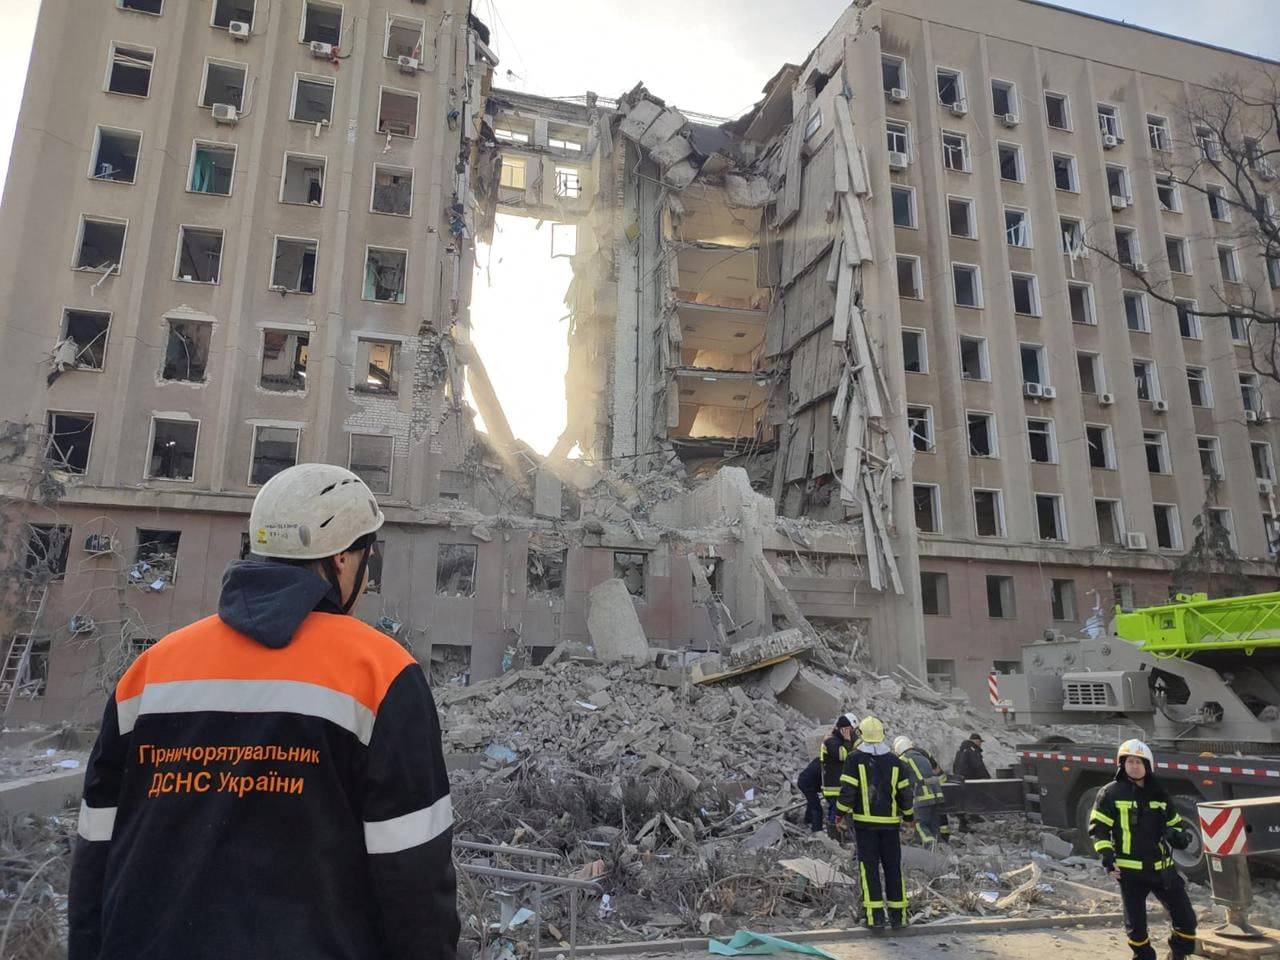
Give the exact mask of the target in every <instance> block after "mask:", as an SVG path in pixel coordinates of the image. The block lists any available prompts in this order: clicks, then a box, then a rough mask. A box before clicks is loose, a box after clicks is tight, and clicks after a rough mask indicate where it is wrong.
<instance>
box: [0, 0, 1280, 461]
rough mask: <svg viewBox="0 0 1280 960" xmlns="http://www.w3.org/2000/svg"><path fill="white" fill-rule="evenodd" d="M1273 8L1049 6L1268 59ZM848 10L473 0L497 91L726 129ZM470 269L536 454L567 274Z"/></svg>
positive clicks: (544, 255)
mask: <svg viewBox="0 0 1280 960" xmlns="http://www.w3.org/2000/svg"><path fill="white" fill-rule="evenodd" d="M53 2H62V3H91V2H96V3H110V2H111V0H53ZM183 2H195V0H183ZM200 2H202V3H204V2H207V0H200ZM934 2H935V3H939V4H943V3H964V2H968V0H934ZM39 3H40V0H0V177H3V176H4V174H5V173H7V171H8V166H9V152H10V147H11V145H12V139H13V130H14V127H15V125H16V123H17V118H18V108H19V105H20V102H21V90H22V81H23V78H24V76H25V73H26V66H27V60H28V55H29V52H30V45H31V39H32V36H33V34H34V31H35V15H36V11H37V9H38V7H39ZM1278 4H1280V0H1060V2H1059V5H1060V6H1065V7H1069V8H1072V9H1076V10H1081V11H1084V12H1087V13H1096V14H1100V15H1103V16H1107V17H1111V18H1113V19H1122V20H1127V21H1129V22H1132V23H1136V24H1139V25H1141V26H1145V27H1150V28H1152V29H1156V30H1162V31H1165V32H1167V33H1172V34H1176V35H1180V36H1187V37H1192V38H1194V39H1197V40H1201V41H1205V42H1208V43H1215V44H1219V45H1221V46H1225V47H1230V48H1233V49H1237V50H1241V51H1244V52H1246V53H1256V54H1261V55H1263V56H1267V57H1271V58H1275V59H1280V17H1277V16H1276V15H1275V14H1276V7H1277V5H1278ZM847 5H848V0H645V2H643V3H637V2H635V0H473V9H474V11H475V13H476V15H477V16H479V17H480V18H481V19H482V20H483V21H485V22H486V23H487V24H489V25H490V27H491V28H492V29H493V34H494V35H493V43H492V46H493V47H494V48H495V50H496V52H497V53H498V55H499V57H500V58H501V61H502V62H501V63H500V65H499V67H498V77H497V78H496V82H497V84H498V85H499V86H504V87H510V88H514V89H517V90H526V91H529V92H531V93H538V94H543V95H547V96H575V95H581V94H583V93H585V92H586V91H587V90H588V89H590V90H594V91H595V92H596V93H599V94H602V95H605V96H612V97H616V96H618V95H619V94H621V93H623V92H624V91H626V90H629V89H630V88H631V87H633V86H634V85H635V84H636V83H637V82H639V81H643V82H644V83H645V85H646V86H648V87H649V89H650V90H652V91H654V93H655V94H657V95H658V96H660V97H663V98H664V99H666V100H667V101H668V102H670V103H673V104H675V105H676V106H679V107H683V108H684V109H687V110H694V111H698V112H702V113H709V114H713V115H720V116H726V117H736V116H738V115H740V114H742V113H743V112H745V111H746V110H747V109H748V108H749V107H750V106H751V105H752V104H753V103H754V102H755V101H756V100H757V99H758V97H759V95H760V90H761V88H762V87H763V86H764V84H765V82H766V81H767V80H768V79H769V78H770V77H771V76H773V74H774V73H775V72H776V71H777V69H778V68H779V67H780V66H781V65H782V64H783V63H784V62H787V61H790V62H794V63H798V62H800V61H802V60H803V59H804V57H805V56H806V55H807V54H808V52H809V50H811V49H812V48H813V46H814V45H815V44H816V43H817V42H818V41H819V40H820V39H821V38H822V37H823V35H824V34H825V33H826V32H827V30H828V29H830V27H831V25H832V24H833V23H834V22H835V21H836V19H837V18H838V17H839V15H840V14H841V13H842V12H843V11H844V9H845V8H846V7H847ZM619 38H621V42H617V41H618V39H619ZM477 262H478V264H479V267H478V269H477V276H476V293H475V296H474V297H473V311H472V319H473V326H474V339H475V342H476V346H477V349H478V350H479V351H480V354H481V356H482V357H483V358H484V360H485V365H486V367H487V368H488V371H489V375H490V378H491V379H492V380H493V381H494V384H495V389H496V390H497V391H498V395H499V399H500V400H501V401H502V404H503V408H504V410H505V411H506V413H507V417H508V419H509V420H510V421H511V424H512V428H513V430H514V431H515V433H516V435H517V436H519V437H521V438H522V439H524V440H526V441H527V442H528V443H529V444H530V445H531V446H532V447H533V448H534V449H536V450H539V451H542V452H545V451H547V450H549V449H550V448H551V446H552V445H553V444H554V442H555V440H556V438H557V437H558V436H559V435H560V433H561V431H562V430H563V428H564V420H565V408H564V387H563V376H564V369H565V353H566V346H565V336H566V332H567V326H566V322H565V321H564V319H563V317H564V313H565V308H564V303H563V299H564V291H565V287H566V285H567V283H568V273H567V269H568V268H567V261H565V260H556V261H552V260H551V259H550V240H549V233H548V226H547V225H544V226H543V228H542V229H540V230H536V229H534V227H533V224H532V223H531V222H528V221H526V222H523V223H521V222H519V221H509V222H506V223H504V225H503V229H502V230H501V231H500V232H499V233H498V235H497V237H496V238H495V243H494V246H493V248H492V250H490V249H488V248H482V249H481V250H480V251H478V257H477Z"/></svg>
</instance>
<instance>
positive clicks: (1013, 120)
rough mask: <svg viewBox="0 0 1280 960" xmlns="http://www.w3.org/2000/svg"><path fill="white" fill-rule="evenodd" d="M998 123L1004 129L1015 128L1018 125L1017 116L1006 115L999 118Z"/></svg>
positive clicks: (1012, 114)
mask: <svg viewBox="0 0 1280 960" xmlns="http://www.w3.org/2000/svg"><path fill="white" fill-rule="evenodd" d="M1000 122H1001V123H1003V124H1004V125H1005V126H1006V127H1016V126H1017V125H1018V115H1017V114H1016V113H1006V114H1005V115H1004V116H1002V117H1001V118H1000Z"/></svg>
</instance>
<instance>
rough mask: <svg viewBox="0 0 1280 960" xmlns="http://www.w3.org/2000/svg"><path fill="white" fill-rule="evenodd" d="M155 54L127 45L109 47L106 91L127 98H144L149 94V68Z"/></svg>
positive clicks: (120, 44)
mask: <svg viewBox="0 0 1280 960" xmlns="http://www.w3.org/2000/svg"><path fill="white" fill-rule="evenodd" d="M155 58H156V55H155V52H154V51H152V50H148V49H145V48H143V47H131V46H129V45H128V44H123V43H113V44H112V45H111V72H110V73H109V74H108V75H107V90H108V91H110V92H111V93H122V94H124V95H125V96H129V97H145V96H147V95H148V94H150V92H151V68H152V66H153V65H154V63H155Z"/></svg>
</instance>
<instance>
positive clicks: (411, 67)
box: [396, 57, 418, 73]
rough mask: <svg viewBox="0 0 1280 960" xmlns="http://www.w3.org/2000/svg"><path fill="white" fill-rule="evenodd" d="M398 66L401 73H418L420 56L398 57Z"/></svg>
mask: <svg viewBox="0 0 1280 960" xmlns="http://www.w3.org/2000/svg"><path fill="white" fill-rule="evenodd" d="M396 66H398V67H399V68H400V72H401V73H417V72H418V58H417V57H396Z"/></svg>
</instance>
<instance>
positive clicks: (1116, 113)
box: [1097, 101, 1124, 143]
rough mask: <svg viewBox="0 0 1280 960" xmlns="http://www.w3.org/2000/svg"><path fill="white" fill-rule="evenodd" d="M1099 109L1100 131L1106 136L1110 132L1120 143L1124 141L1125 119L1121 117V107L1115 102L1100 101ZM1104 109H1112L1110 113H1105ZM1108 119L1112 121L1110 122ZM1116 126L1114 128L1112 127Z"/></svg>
mask: <svg viewBox="0 0 1280 960" xmlns="http://www.w3.org/2000/svg"><path fill="white" fill-rule="evenodd" d="M1097 109H1098V132H1099V133H1101V134H1103V135H1104V136H1105V135H1107V134H1110V135H1111V136H1113V137H1115V138H1116V140H1118V141H1119V142H1120V143H1124V121H1123V120H1122V119H1121V118H1120V108H1119V107H1118V106H1116V105H1115V104H1114V103H1107V102H1105V101H1099V102H1098V105H1097ZM1104 110H1110V111H1111V112H1110V113H1104V112H1103V111H1104ZM1107 121H1111V122H1110V123H1108V122H1107ZM1113 127H1114V129H1112V128H1113Z"/></svg>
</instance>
